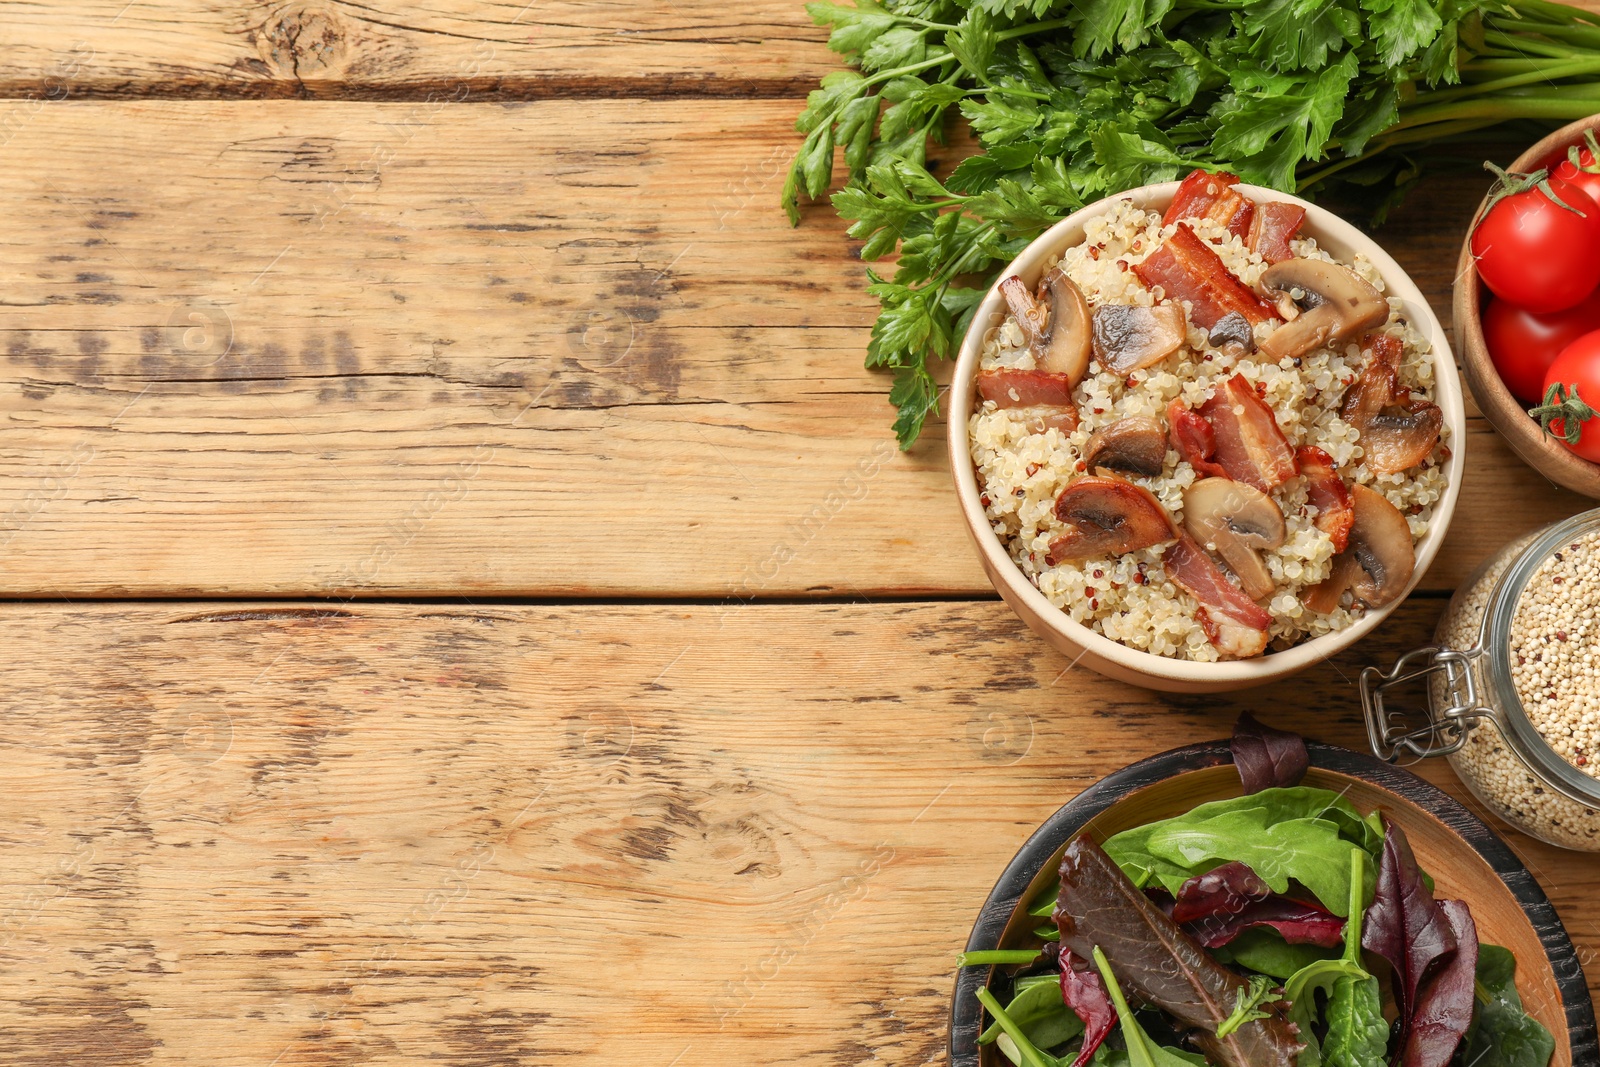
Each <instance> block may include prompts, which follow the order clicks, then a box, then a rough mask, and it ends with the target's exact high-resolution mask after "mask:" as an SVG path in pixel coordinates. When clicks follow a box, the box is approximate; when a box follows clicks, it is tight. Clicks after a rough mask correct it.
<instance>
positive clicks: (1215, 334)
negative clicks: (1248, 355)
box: [1206, 311, 1256, 352]
mask: <svg viewBox="0 0 1600 1067" xmlns="http://www.w3.org/2000/svg"><path fill="white" fill-rule="evenodd" d="M1206 341H1207V342H1209V343H1210V344H1211V345H1212V346H1213V347H1215V348H1221V347H1223V346H1224V345H1228V344H1236V345H1238V346H1240V347H1241V348H1243V349H1244V350H1245V351H1246V352H1250V351H1252V350H1253V349H1254V348H1255V347H1256V333H1255V329H1254V328H1253V327H1251V325H1250V320H1249V319H1247V318H1245V317H1244V316H1243V315H1241V314H1239V313H1238V312H1237V311H1230V312H1228V313H1227V314H1226V315H1224V316H1222V318H1220V319H1218V320H1217V324H1216V325H1215V326H1213V327H1211V332H1210V333H1208V334H1207V335H1206Z"/></svg>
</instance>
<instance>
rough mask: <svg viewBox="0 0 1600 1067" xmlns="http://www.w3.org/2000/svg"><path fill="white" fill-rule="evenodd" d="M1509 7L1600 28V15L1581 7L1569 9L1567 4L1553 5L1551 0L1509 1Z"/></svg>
mask: <svg viewBox="0 0 1600 1067" xmlns="http://www.w3.org/2000/svg"><path fill="white" fill-rule="evenodd" d="M1508 2H1509V6H1511V7H1513V8H1515V9H1516V10H1518V11H1528V12H1538V13H1540V14H1542V15H1544V16H1546V17H1547V18H1553V19H1557V20H1559V21H1565V22H1588V23H1592V24H1594V25H1596V26H1600V14H1597V13H1596V12H1593V11H1585V10H1584V9H1583V8H1581V7H1569V6H1568V5H1566V4H1555V3H1551V2H1550V0H1508Z"/></svg>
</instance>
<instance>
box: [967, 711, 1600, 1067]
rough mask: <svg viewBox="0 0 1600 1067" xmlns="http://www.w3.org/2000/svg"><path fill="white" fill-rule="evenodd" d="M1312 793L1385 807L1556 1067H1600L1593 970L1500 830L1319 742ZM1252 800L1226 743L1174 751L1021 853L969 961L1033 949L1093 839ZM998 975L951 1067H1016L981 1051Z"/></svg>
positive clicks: (1117, 777)
mask: <svg viewBox="0 0 1600 1067" xmlns="http://www.w3.org/2000/svg"><path fill="white" fill-rule="evenodd" d="M1309 747H1310V750H1311V770H1310V771H1309V772H1308V773H1307V774H1306V779H1305V784H1307V785H1313V786H1319V787H1321V788H1323V789H1332V790H1335V791H1336V792H1342V793H1343V794H1344V795H1345V796H1346V797H1347V798H1348V799H1349V800H1350V802H1351V803H1352V804H1354V805H1355V806H1356V808H1357V810H1359V811H1363V812H1366V811H1371V810H1372V809H1373V808H1378V807H1381V808H1383V810H1384V811H1385V812H1387V813H1388V814H1389V816H1390V817H1391V818H1393V819H1394V820H1395V822H1396V823H1398V824H1399V825H1400V827H1401V828H1402V829H1404V830H1405V832H1406V837H1407V838H1408V839H1409V840H1410V842H1411V847H1412V850H1413V851H1414V852H1415V853H1416V856H1417V862H1418V863H1419V864H1420V865H1421V866H1422V867H1423V869H1424V870H1426V871H1427V872H1428V873H1429V874H1431V875H1432V876H1433V877H1434V879H1435V881H1436V882H1437V892H1438V894H1439V897H1440V898H1441V899H1448V898H1457V899H1461V900H1465V901H1466V902H1467V904H1468V906H1470V907H1471V908H1472V915H1473V918H1474V919H1475V920H1476V922H1477V925H1478V931H1479V935H1480V936H1481V937H1482V938H1483V940H1484V941H1486V942H1490V943H1492V944H1497V945H1504V946H1505V947H1506V948H1509V949H1510V950H1511V951H1512V952H1514V953H1516V957H1517V991H1518V992H1519V993H1520V994H1521V995H1522V1002H1523V1006H1524V1007H1525V1008H1526V1009H1527V1011H1528V1013H1529V1014H1530V1015H1532V1016H1534V1017H1535V1018H1537V1019H1538V1020H1539V1021H1540V1022H1541V1023H1543V1024H1544V1025H1545V1027H1546V1028H1547V1029H1548V1030H1549V1031H1550V1033H1551V1034H1552V1035H1554V1037H1555V1039H1556V1051H1555V1055H1554V1057H1552V1059H1551V1061H1550V1062H1551V1064H1552V1067H1572V1065H1573V1064H1582V1065H1584V1067H1588V1065H1591V1064H1595V1063H1600V1040H1597V1036H1596V1033H1595V1017H1594V1005H1593V1003H1592V1002H1591V1000H1590V997H1589V987H1588V983H1587V982H1586V981H1585V980H1584V976H1583V966H1582V965H1581V964H1580V963H1579V962H1578V954H1577V952H1576V951H1575V950H1574V948H1573V945H1572V941H1571V940H1570V939H1569V938H1568V937H1567V931H1566V929H1565V928H1564V927H1563V926H1562V925H1561V920H1560V919H1559V918H1557V917H1556V913H1555V909H1554V908H1553V907H1551V906H1550V901H1549V900H1547V899H1546V898H1545V895H1544V891H1543V890H1541V889H1540V888H1539V883H1538V882H1536V881H1535V880H1534V878H1533V875H1532V874H1530V873H1528V869H1527V868H1526V867H1524V866H1523V865H1522V864H1521V863H1520V862H1519V861H1518V860H1517V858H1516V855H1515V854H1514V853H1512V851H1511V850H1510V849H1509V848H1507V847H1506V845H1505V842H1503V841H1501V840H1500V838H1499V837H1498V836H1496V835H1495V833H1494V831H1492V830H1490V829H1489V827H1487V826H1485V825H1484V824H1483V823H1482V822H1481V821H1480V820H1479V819H1478V818H1477V817H1476V816H1475V815H1473V814H1472V813H1471V812H1469V811H1467V809H1466V808H1463V807H1462V806H1461V805H1460V804H1458V803H1457V802H1456V801H1455V800H1454V799H1453V798H1451V797H1450V796H1449V795H1448V794H1446V793H1444V792H1442V791H1440V790H1439V789H1437V788H1435V787H1434V786H1432V785H1430V784H1428V783H1427V782H1425V781H1423V780H1422V779H1421V778H1418V777H1417V776H1416V775H1414V774H1412V773H1411V772H1410V771H1407V770H1403V769H1401V768H1398V767H1393V766H1391V765H1389V764H1387V763H1382V762H1380V761H1378V760H1376V759H1373V758H1372V757H1371V756H1368V755H1365V754H1364V753H1358V752H1352V751H1350V750H1349V749H1344V748H1336V747H1334V746H1331V745H1322V744H1317V743H1315V742H1312V743H1310V745H1309ZM1239 794H1240V788H1239V775H1238V773H1237V772H1236V771H1235V770H1234V769H1233V755H1232V753H1231V751H1230V749H1229V747H1228V743H1227V742H1226V741H1212V742H1207V743H1205V744H1199V745H1190V746H1189V747H1187V748H1178V749H1173V750H1172V751H1170V752H1165V753H1163V754H1161V755H1159V756H1152V757H1151V758H1150V759H1147V760H1144V761H1142V762H1140V763H1135V764H1134V765H1132V766H1131V767H1126V768H1124V769H1122V770H1120V771H1117V772H1116V773H1115V774H1112V775H1110V776H1108V777H1106V778H1103V779H1101V780H1100V781H1099V782H1098V783H1096V784H1095V785H1093V786H1091V787H1090V788H1089V789H1087V790H1085V791H1084V792H1083V793H1081V794H1079V796H1078V797H1077V798H1076V799H1074V800H1073V801H1072V802H1071V803H1069V804H1068V805H1066V806H1065V807H1064V808H1062V809H1061V810H1060V811H1058V812H1056V813H1055V814H1054V815H1052V816H1051V817H1050V819H1049V820H1048V821H1046V822H1045V824H1044V825H1043V826H1041V827H1040V828H1039V829H1038V830H1037V831H1035V832H1034V834H1033V836H1032V837H1030V838H1029V839H1028V841H1027V843H1026V844H1025V845H1023V846H1022V850H1021V851H1020V852H1018V853H1017V855H1016V858H1015V859H1013V860H1012V861H1011V863H1010V865H1009V866H1007V867H1006V870H1005V873H1004V874H1002V875H1001V876H1000V881H999V882H997V883H996V884H995V887H994V891H993V892H992V893H990V894H989V899H988V900H987V901H986V902H985V903H984V905H983V909H982V910H981V911H980V912H979V913H978V921H977V923H976V924H975V925H974V926H973V928H972V936H971V937H970V938H968V940H967V951H969V952H972V951H978V950H981V949H992V948H1031V947H1035V946H1037V945H1039V944H1041V942H1040V941H1039V940H1038V939H1037V938H1035V937H1034V936H1033V933H1032V931H1033V928H1034V926H1036V925H1037V924H1038V922H1039V920H1038V919H1035V918H1033V917H1032V916H1030V915H1028V914H1027V904H1028V902H1029V901H1031V900H1033V899H1034V897H1035V896H1037V895H1038V894H1039V893H1040V892H1041V891H1042V890H1043V889H1044V888H1045V886H1046V885H1048V884H1051V883H1053V882H1054V881H1055V879H1056V868H1057V867H1058V866H1059V865H1060V861H1061V853H1062V851H1063V850H1064V849H1065V848H1066V845H1067V842H1068V841H1070V840H1071V839H1072V838H1073V837H1075V836H1077V834H1078V833H1079V832H1080V831H1082V830H1088V831H1090V832H1091V833H1093V834H1094V836H1095V838H1096V839H1097V840H1101V841H1103V840H1105V839H1106V838H1107V837H1110V836H1111V835H1112V834H1115V833H1119V832H1121V831H1123V830H1126V829H1129V828H1131V827H1134V826H1138V825H1141V824H1143V823H1147V822H1151V821H1154V820H1156V819H1165V818H1170V817H1172V816H1174V815H1181V814H1182V813H1183V812H1185V811H1188V810H1189V809H1190V808H1192V807H1194V806H1195V805H1197V804H1202V803H1205V802H1206V801H1210V800H1224V799H1227V798H1229V797H1236V796H1238V795H1239ZM997 974H998V969H997V968H984V967H964V968H962V969H961V970H960V971H959V972H958V974H957V976H956V986H955V994H954V998H953V1000H952V1002H951V1007H950V1063H951V1067H980V1065H981V1067H1010V1064H1009V1063H1008V1062H1007V1061H1006V1060H1005V1058H1004V1057H1003V1056H1000V1055H999V1054H998V1053H997V1052H996V1050H995V1048H994V1046H992V1045H990V1046H979V1045H978V1043H977V1039H978V1034H979V1033H981V1032H982V1024H983V1021H984V1020H983V1012H982V1008H981V1006H980V1005H979V1003H978V999H977V997H976V996H975V995H974V994H975V992H976V990H977V989H978V987H979V986H980V985H985V984H988V983H989V982H991V981H992V980H993V979H994V978H995V977H996V975H997Z"/></svg>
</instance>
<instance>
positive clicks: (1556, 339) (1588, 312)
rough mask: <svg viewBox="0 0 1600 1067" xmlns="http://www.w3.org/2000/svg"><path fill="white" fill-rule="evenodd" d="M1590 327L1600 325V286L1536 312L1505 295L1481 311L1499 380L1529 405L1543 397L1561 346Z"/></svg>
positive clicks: (1490, 352)
mask: <svg viewBox="0 0 1600 1067" xmlns="http://www.w3.org/2000/svg"><path fill="white" fill-rule="evenodd" d="M1590 330H1600V289H1596V290H1595V291H1594V292H1592V293H1590V294H1589V295H1588V296H1586V297H1584V298H1583V300H1582V301H1581V302H1580V303H1579V304H1578V305H1577V306H1576V307H1570V308H1567V309H1565V310H1563V311H1552V312H1551V313H1550V314H1548V315H1535V314H1534V313H1533V312H1531V311H1528V310H1527V309H1525V308H1520V307H1518V306H1517V305H1515V304H1512V303H1508V302H1507V301H1505V300H1490V301H1489V306H1488V308H1486V309H1485V310H1484V312H1483V340H1484V343H1485V344H1487V345H1488V346H1489V358H1490V359H1492V360H1493V361H1494V369H1495V370H1497V371H1499V372H1500V380H1501V381H1503V382H1505V383H1506V388H1507V389H1510V390H1511V393H1512V395H1513V396H1515V397H1516V398H1517V399H1518V400H1520V401H1522V402H1523V403H1525V404H1538V403H1540V402H1541V401H1543V399H1544V388H1545V386H1544V377H1545V371H1547V370H1549V369H1550V364H1552V363H1554V362H1555V358H1556V357H1557V356H1559V355H1560V354H1561V350H1562V349H1563V348H1566V347H1567V345H1569V344H1571V343H1572V342H1573V341H1576V340H1577V339H1578V338H1579V337H1582V336H1583V335H1584V334H1586V333H1588V332H1589V331H1590Z"/></svg>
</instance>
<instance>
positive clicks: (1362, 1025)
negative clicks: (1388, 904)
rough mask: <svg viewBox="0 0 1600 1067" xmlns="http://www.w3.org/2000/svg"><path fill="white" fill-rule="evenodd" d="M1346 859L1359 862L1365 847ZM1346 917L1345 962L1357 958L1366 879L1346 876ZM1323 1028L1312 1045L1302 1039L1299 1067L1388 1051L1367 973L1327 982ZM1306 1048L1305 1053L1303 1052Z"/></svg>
mask: <svg viewBox="0 0 1600 1067" xmlns="http://www.w3.org/2000/svg"><path fill="white" fill-rule="evenodd" d="M1351 862H1352V863H1354V864H1355V865H1357V866H1358V867H1365V866H1366V862H1367V857H1366V853H1364V852H1360V851H1357V852H1356V853H1355V854H1354V855H1353V856H1352V857H1351ZM1350 885H1351V890H1350V892H1351V897H1350V921H1349V922H1348V923H1347V924H1346V925H1345V929H1344V956H1343V959H1344V960H1345V961H1346V962H1347V963H1354V964H1360V962H1361V922H1362V918H1363V916H1364V914H1365V912H1366V904H1367V894H1366V879H1365V878H1360V877H1357V878H1352V879H1351V881H1350ZM1323 1018H1324V1019H1325V1021H1326V1022H1327V1026H1328V1029H1327V1034H1326V1035H1325V1036H1324V1037H1323V1039H1322V1043H1321V1047H1320V1048H1318V1047H1317V1046H1316V1043H1315V1041H1314V1040H1310V1039H1308V1040H1307V1043H1306V1045H1307V1048H1306V1052H1304V1053H1302V1054H1301V1058H1300V1067H1315V1065H1316V1064H1317V1063H1318V1062H1319V1056H1320V1063H1321V1064H1322V1067H1373V1065H1374V1064H1381V1063H1383V1062H1384V1057H1385V1056H1386V1055H1387V1053H1388V1051H1389V1023H1388V1021H1387V1020H1385V1019H1384V1017H1383V993H1382V991H1381V990H1380V989H1379V987H1378V980H1377V978H1375V977H1373V976H1372V975H1370V974H1369V975H1366V976H1364V977H1356V976H1354V975H1347V976H1345V977H1343V978H1340V979H1339V980H1338V981H1336V982H1334V983H1333V991H1332V992H1330V993H1329V994H1328V1006H1327V1009H1326V1010H1325V1011H1324V1012H1323ZM1308 1054H1309V1058H1308Z"/></svg>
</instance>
